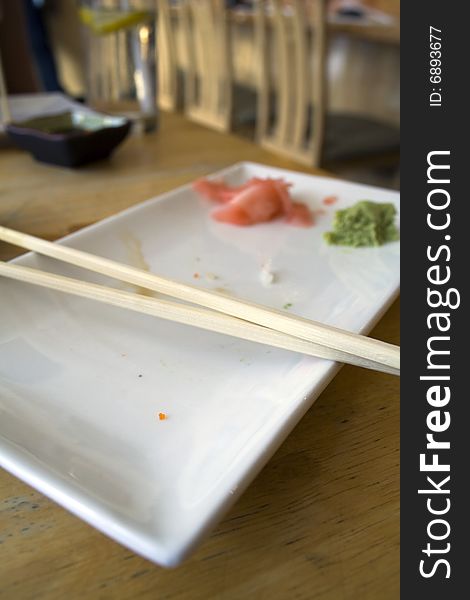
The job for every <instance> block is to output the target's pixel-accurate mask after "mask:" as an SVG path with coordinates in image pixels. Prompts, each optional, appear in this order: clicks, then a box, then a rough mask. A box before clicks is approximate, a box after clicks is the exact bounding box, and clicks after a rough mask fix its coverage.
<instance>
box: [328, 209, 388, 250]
mask: <svg viewBox="0 0 470 600" xmlns="http://www.w3.org/2000/svg"><path fill="white" fill-rule="evenodd" d="M396 212H397V211H396V210H395V207H394V206H393V204H390V203H383V204H380V203H378V202H372V201H371V200H361V201H360V202H357V204H355V205H354V206H351V207H350V208H345V209H344V210H338V211H336V214H335V218H334V221H333V228H334V229H333V231H328V232H326V233H325V234H324V238H325V240H326V241H327V243H328V244H335V245H338V246H354V247H355V248H358V247H360V246H382V244H385V243H387V242H393V241H395V240H398V239H399V233H398V229H397V228H396V225H395V215H396Z"/></svg>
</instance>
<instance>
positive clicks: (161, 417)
mask: <svg viewBox="0 0 470 600" xmlns="http://www.w3.org/2000/svg"><path fill="white" fill-rule="evenodd" d="M158 418H159V420H160V421H165V420H166V419H167V418H168V416H167V414H166V413H164V412H159V413H158Z"/></svg>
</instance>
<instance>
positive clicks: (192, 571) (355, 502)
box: [0, 115, 399, 600]
mask: <svg viewBox="0 0 470 600" xmlns="http://www.w3.org/2000/svg"><path fill="white" fill-rule="evenodd" d="M238 160H256V161H259V162H263V163H267V164H271V165H277V166H285V167H287V168H296V166H295V165H294V164H293V163H290V162H289V161H286V160H283V159H279V158H276V157H274V156H272V155H270V154H269V153H267V152H266V151H264V150H261V149H260V148H258V147H256V146H254V145H252V144H250V143H249V142H247V141H245V140H241V139H237V138H234V137H230V136H227V135H223V134H219V133H216V132H212V131H209V130H205V129H203V128H201V127H199V126H197V125H194V124H190V123H188V122H187V121H185V120H184V119H183V118H182V117H180V116H174V115H173V116H169V115H168V116H166V115H165V117H164V118H163V123H162V128H161V131H160V132H159V133H157V134H156V135H152V136H148V137H146V138H139V137H133V138H130V139H129V140H127V141H126V142H125V143H124V144H123V146H122V147H121V148H120V149H119V150H118V151H117V152H116V154H115V155H114V158H113V159H112V160H111V161H110V162H108V163H101V164H96V165H93V166H90V167H87V168H84V169H82V170H79V171H69V170H65V169H60V168H54V167H47V166H43V165H40V164H37V163H34V162H33V161H32V159H31V158H30V157H29V156H28V155H26V154H24V153H21V152H19V151H16V150H11V149H10V150H5V149H3V150H0V223H1V224H2V225H6V226H9V227H13V228H17V229H20V230H22V231H26V232H29V233H33V234H35V235H39V236H43V237H46V238H49V239H54V238H57V237H59V236H62V235H64V234H66V233H68V232H70V231H73V230H75V229H78V228H80V227H83V226H84V225H87V224H89V223H92V222H94V221H96V220H98V219H101V218H103V217H106V216H107V215H110V214H112V213H115V212H117V211H118V210H121V209H123V208H125V207H127V206H129V205H131V204H134V203H137V202H140V201H141V200H144V199H146V198H148V197H150V196H153V195H156V194H159V193H160V192H163V191H165V190H168V189H170V188H172V187H174V186H177V185H180V184H182V183H185V182H188V181H190V180H192V179H194V178H195V177H196V176H199V175H203V174H205V173H208V172H211V171H214V170H216V169H219V168H221V167H224V166H226V165H229V164H232V163H234V162H236V161H238ZM297 168H298V167H297ZM298 170H304V171H306V169H305V168H298ZM17 253H18V251H17V250H16V249H14V248H12V247H8V246H6V245H4V244H0V257H1V258H3V259H7V258H11V257H12V256H13V255H15V254H17ZM0 327H1V316H0ZM373 335H374V336H375V337H378V338H381V339H383V340H386V341H389V342H392V343H398V341H399V340H398V335H399V307H398V303H395V304H394V305H393V306H392V308H391V309H390V310H389V311H388V313H387V314H386V315H385V316H384V318H383V319H382V320H381V322H380V324H379V325H378V326H377V327H376V329H375V330H374V332H373ZM398 391H399V380H398V378H395V377H392V376H388V375H384V374H379V373H375V372H371V371H366V370H363V369H359V368H353V367H344V368H343V369H342V370H341V372H340V373H339V375H337V377H336V378H335V379H334V380H333V382H332V383H331V384H330V385H329V387H328V388H327V389H326V390H325V391H324V392H323V394H322V395H321V396H320V398H319V399H318V400H317V402H316V403H315V404H314V406H313V408H312V409H311V410H309V411H308V413H307V414H306V416H305V417H304V418H303V419H302V421H301V422H300V424H299V425H298V426H297V428H296V429H295V430H294V432H293V433H292V434H291V435H290V436H289V437H288V439H287V440H286V441H285V443H284V444H283V445H282V447H281V448H280V450H279V451H278V452H277V453H276V455H275V456H274V457H273V458H272V460H271V461H270V462H269V464H268V465H267V467H266V468H265V469H264V470H263V471H262V473H261V474H260V475H259V476H258V478H257V479H256V480H255V481H254V483H253V484H252V485H251V486H250V487H249V488H248V490H247V491H246V492H245V494H244V495H243V496H242V498H241V499H240V501H239V502H238V503H237V504H236V506H235V507H234V508H233V509H232V510H231V511H230V513H229V514H228V515H227V516H226V517H225V519H224V520H223V521H222V522H221V523H220V524H219V526H218V527H217V528H216V529H215V531H214V532H213V533H212V535H211V536H210V537H209V539H208V540H206V541H205V542H204V543H203V544H202V545H201V546H200V548H199V550H198V551H197V552H196V553H195V554H194V555H193V557H192V558H190V559H189V560H188V561H187V562H186V563H185V564H183V565H182V566H181V567H179V568H177V569H175V570H165V569H162V568H160V567H158V566H155V565H154V564H152V563H150V562H148V561H146V560H144V559H142V558H140V557H138V556H136V555H134V554H133V553H131V552H130V551H129V550H126V549H125V548H123V547H121V546H119V545H118V544H116V543H115V542H113V541H111V540H110V539H108V538H107V537H105V536H104V535H102V534H101V533H99V532H98V531H96V530H94V529H92V528H91V527H90V526H88V525H87V524H85V523H84V522H82V521H80V520H79V519H77V518H76V517H74V516H72V515H70V514H69V513H67V512H66V511H65V510H64V509H62V508H60V507H59V506H57V505H56V504H54V503H53V502H51V501H50V500H48V499H47V498H45V497H44V496H42V495H41V494H39V493H38V492H36V491H34V490H33V489H32V488H30V487H28V486H27V485H25V484H23V483H22V482H20V481H19V480H17V479H15V478H14V477H12V476H11V475H9V474H8V473H6V472H5V471H2V472H0V598H5V600H7V599H8V600H10V599H11V600H13V599H14V600H23V599H29V598H31V599H34V600H39V599H47V600H49V599H57V600H62V599H63V598H77V599H78V598H80V599H85V598H86V599H90V598H91V599H94V598H100V599H101V598H103V599H105V598H110V599H113V600H121V599H129V600H134V599H135V598H149V599H150V598H151V599H155V600H157V599H158V600H163V599H166V600H177V599H178V600H209V599H220V600H222V599H223V600H228V599H234V600H235V599H239V598H256V599H259V600H264V599H266V600H267V599H277V598H279V599H291V598H292V599H293V598H297V599H306V600H307V599H309V600H310V599H313V598H315V599H317V598H318V599H320V598H321V599H331V600H337V599H351V600H352V599H354V600H356V599H358V598H360V599H361V600H367V599H371V600H376V599H377V598H380V599H381V600H387V599H391V598H398V593H399V582H398V570H399V468H398V462H399V453H398V446H399V433H398V431H399V402H398ZM0 403H1V397H0Z"/></svg>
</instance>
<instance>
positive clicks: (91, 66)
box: [80, 0, 158, 132]
mask: <svg viewBox="0 0 470 600" xmlns="http://www.w3.org/2000/svg"><path fill="white" fill-rule="evenodd" d="M155 4H156V3H155V0H148V1H145V0H82V1H81V2H80V19H81V21H82V23H83V25H84V27H83V29H84V31H85V38H86V50H87V59H86V76H87V93H86V95H87V98H86V100H87V104H88V105H89V106H91V107H93V108H95V109H97V110H99V111H103V112H106V113H111V114H113V113H114V114H120V115H125V116H127V117H129V118H131V119H132V120H133V121H134V123H135V128H136V129H138V130H140V131H145V132H148V131H153V130H155V129H156V128H157V124H158V111H157V68H156V41H155V37H156V11H155Z"/></svg>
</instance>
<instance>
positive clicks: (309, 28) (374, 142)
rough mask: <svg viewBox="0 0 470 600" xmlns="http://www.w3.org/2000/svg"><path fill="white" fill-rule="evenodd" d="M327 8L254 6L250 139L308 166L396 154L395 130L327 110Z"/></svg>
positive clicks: (275, 0)
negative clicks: (254, 108) (253, 129)
mask: <svg viewBox="0 0 470 600" xmlns="http://www.w3.org/2000/svg"><path fill="white" fill-rule="evenodd" d="M326 4H327V1H326V0H312V1H311V2H309V3H307V2H305V1H304V0H291V1H290V2H289V5H288V6H286V3H284V2H282V1H281V0H269V2H268V1H265V0H259V1H258V3H257V12H256V33H255V36H256V44H257V54H258V56H259V61H258V64H259V69H260V70H259V77H258V118H257V134H256V137H257V140H258V142H259V143H260V144H261V145H262V146H264V147H266V148H267V149H270V150H272V151H273V152H277V153H279V154H282V155H285V156H288V157H290V158H292V159H294V160H296V161H297V162H300V163H302V164H306V165H308V166H312V167H318V166H320V165H324V164H325V163H326V164H329V165H331V164H332V163H337V162H341V161H345V160H347V161H353V162H354V161H358V160H371V159H374V160H376V159H377V157H378V156H386V157H387V158H388V157H390V155H394V153H397V154H398V150H399V143H400V140H399V130H398V128H396V127H393V126H390V125H388V124H386V123H380V122H378V121H376V120H373V119H369V118H367V117H364V116H359V115H353V114H337V113H336V114H335V113H332V114H329V113H328V111H327V108H328V105H327V87H328V79H327V20H326ZM268 6H269V7H270V11H271V14H269V13H268V10H267V9H268ZM307 10H308V13H307Z"/></svg>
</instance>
